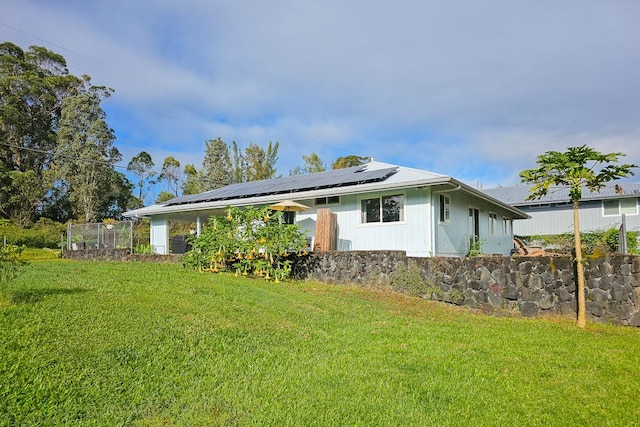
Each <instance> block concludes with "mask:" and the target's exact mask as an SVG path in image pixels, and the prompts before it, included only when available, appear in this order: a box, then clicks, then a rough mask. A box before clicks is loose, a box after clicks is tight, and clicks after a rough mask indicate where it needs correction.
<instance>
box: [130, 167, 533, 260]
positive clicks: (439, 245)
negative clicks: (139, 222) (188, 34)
mask: <svg viewBox="0 0 640 427" xmlns="http://www.w3.org/2000/svg"><path fill="white" fill-rule="evenodd" d="M286 199H291V200H295V201H296V202H299V203H302V204H304V205H306V206H309V207H310V208H311V209H309V210H307V211H303V212H297V213H296V218H295V222H296V224H298V225H299V226H300V227H301V228H302V229H303V230H306V231H307V233H308V236H311V237H313V236H314V233H315V225H316V218H317V212H318V209H330V210H331V212H332V213H334V214H336V217H337V224H338V247H337V249H338V250H403V251H406V252H407V255H409V256H422V257H426V256H463V255H465V254H467V252H468V251H469V245H470V241H471V240H472V239H474V240H475V241H478V242H479V245H480V248H481V250H482V252H483V253H491V254H502V255H508V254H509V253H510V251H511V249H512V248H513V221H514V220H517V219H525V218H528V216H527V215H526V214H525V213H523V212H522V211H520V210H519V209H517V208H514V207H512V206H510V205H509V204H506V203H503V202H501V201H499V200H497V199H494V198H493V197H491V196H489V195H487V194H485V193H483V192H482V191H480V190H476V189H474V188H472V187H470V186H468V185H465V184H463V183H461V182H459V181H457V180H455V179H454V178H452V177H450V176H446V175H441V174H437V173H433V172H428V171H423V170H418V169H411V168H406V167H401V166H395V165H390V164H386V163H381V162H371V163H368V164H366V165H362V166H356V167H352V168H347V169H337V170H330V171H326V172H319V173H315V174H309V175H295V176H289V177H283V178H274V179H270V180H263V181H254V182H247V183H242V184H232V185H229V186H226V187H222V188H219V189H217V190H212V191H209V192H206V193H202V194H198V195H193V196H183V197H178V198H176V199H173V200H169V201H167V202H165V203H162V204H157V205H153V206H148V207H144V208H141V209H136V210H133V211H129V212H127V213H125V214H124V216H126V217H131V218H136V217H138V218H140V217H145V218H150V220H151V245H152V247H153V248H154V250H155V251H156V252H157V253H161V254H166V253H169V235H168V225H167V224H168V221H169V220H181V221H188V222H192V223H194V224H196V227H197V232H198V233H199V232H200V231H201V227H203V226H204V225H205V223H206V221H207V219H208V218H209V216H211V215H219V214H222V213H224V211H225V208H226V207H228V206H268V205H271V204H274V203H277V202H280V201H283V200H286Z"/></svg>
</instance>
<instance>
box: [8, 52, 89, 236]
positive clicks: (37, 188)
mask: <svg viewBox="0 0 640 427" xmlns="http://www.w3.org/2000/svg"><path fill="white" fill-rule="evenodd" d="M81 86H82V82H81V80H80V79H78V78H77V77H75V76H72V75H70V74H69V72H68V70H67V68H66V61H65V59H64V58H63V57H62V56H61V55H58V54H56V53H54V52H51V51H49V50H47V49H45V48H43V47H38V46H31V47H30V48H29V50H28V51H26V52H25V51H23V50H22V49H21V48H20V47H18V46H16V45H15V44H13V43H10V42H5V43H1V44H0V163H2V164H3V165H4V173H5V175H4V176H3V177H2V178H0V180H1V181H2V183H3V188H4V191H3V193H4V197H3V195H0V212H3V214H4V215H6V216H9V217H12V218H13V219H15V220H16V221H17V222H18V223H20V224H28V223H29V222H31V221H33V220H34V219H35V217H36V214H38V213H39V212H38V209H39V206H41V205H42V201H43V200H42V199H44V197H45V194H47V193H48V192H49V193H50V192H51V191H52V190H53V189H52V188H51V187H50V185H51V182H50V180H48V179H47V177H46V173H47V170H48V168H49V166H50V165H51V161H52V158H53V154H52V153H53V151H54V150H55V147H56V129H57V127H58V121H59V119H60V113H61V106H62V102H63V100H64V99H65V98H67V97H69V96H71V95H73V94H75V93H77V91H78V90H79V88H80V87H81ZM23 174H26V175H23ZM25 180H28V181H29V191H28V192H25V189H24V188H20V187H22V186H24V185H25V182H26V181H25ZM9 195H11V197H9ZM38 198H40V200H36V199H38Z"/></svg>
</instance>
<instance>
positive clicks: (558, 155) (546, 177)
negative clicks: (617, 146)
mask: <svg viewBox="0 0 640 427" xmlns="http://www.w3.org/2000/svg"><path fill="white" fill-rule="evenodd" d="M621 156H624V154H622V153H610V154H603V153H600V152H598V151H596V150H594V149H592V148H589V147H587V146H586V145H582V146H580V147H570V148H568V149H567V151H565V152H558V151H548V152H546V153H544V154H541V155H540V156H538V157H537V159H536V163H537V164H538V167H537V168H534V169H527V170H524V171H522V172H520V178H521V179H522V182H523V183H531V184H533V187H532V189H531V195H529V197H528V200H533V199H538V198H540V197H543V196H545V195H546V194H547V193H548V192H549V191H550V190H551V188H552V187H553V186H563V187H569V197H570V200H571V202H572V204H573V234H574V245H575V253H576V254H575V262H576V268H577V275H578V277H577V282H578V283H577V287H578V322H577V323H578V326H579V327H580V328H584V327H585V326H586V323H587V317H586V301H585V289H584V286H585V285H584V266H583V265H582V242H581V240H580V222H579V215H578V209H579V202H580V199H581V198H582V192H583V190H584V189H588V190H589V191H598V190H600V189H601V188H602V187H604V186H605V185H606V183H607V182H609V181H612V180H615V179H619V178H624V177H626V176H629V175H633V171H632V169H633V168H637V167H638V166H637V165H634V164H622V165H619V164H616V163H617V162H618V158H619V157H621Z"/></svg>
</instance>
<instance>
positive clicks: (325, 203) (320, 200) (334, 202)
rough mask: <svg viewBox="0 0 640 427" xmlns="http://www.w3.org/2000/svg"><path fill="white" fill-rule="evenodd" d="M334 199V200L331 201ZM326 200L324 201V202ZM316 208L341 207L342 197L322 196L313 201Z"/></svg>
mask: <svg viewBox="0 0 640 427" xmlns="http://www.w3.org/2000/svg"><path fill="white" fill-rule="evenodd" d="M331 199H333V200H331ZM323 200H324V201H323ZM313 204H314V206H328V205H339V204H340V196H322V197H316V198H314V199H313Z"/></svg>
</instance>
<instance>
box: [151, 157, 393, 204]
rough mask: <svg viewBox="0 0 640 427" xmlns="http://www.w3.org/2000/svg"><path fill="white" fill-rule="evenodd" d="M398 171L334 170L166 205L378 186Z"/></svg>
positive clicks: (228, 189) (224, 189)
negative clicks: (368, 185) (368, 184)
mask: <svg viewBox="0 0 640 427" xmlns="http://www.w3.org/2000/svg"><path fill="white" fill-rule="evenodd" d="M397 170H398V168H397V167H390V168H383V169H375V170H367V168H366V166H355V167H351V168H346V169H334V170H330V171H325V172H317V173H312V174H308V175H293V176H288V177H284V178H273V179H265V180H261V181H252V182H243V183H239V184H231V185H227V186H225V187H222V188H218V189H216V190H211V191H207V192H205V193H200V194H194V195H188V196H182V197H177V198H175V199H171V200H168V201H167V202H165V203H164V204H163V205H164V206H175V205H184V204H189V203H201V202H213V201H218V200H231V199H244V198H247V197H257V196H266V195H272V194H290V193H296V192H300V191H307V190H316V189H322V188H335V187H342V186H348V185H357V184H364V183H369V182H378V181H384V180H385V179H386V178H388V177H389V176H391V175H393V174H394V173H396V171H397Z"/></svg>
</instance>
